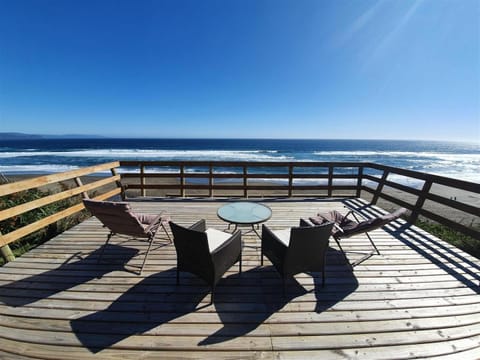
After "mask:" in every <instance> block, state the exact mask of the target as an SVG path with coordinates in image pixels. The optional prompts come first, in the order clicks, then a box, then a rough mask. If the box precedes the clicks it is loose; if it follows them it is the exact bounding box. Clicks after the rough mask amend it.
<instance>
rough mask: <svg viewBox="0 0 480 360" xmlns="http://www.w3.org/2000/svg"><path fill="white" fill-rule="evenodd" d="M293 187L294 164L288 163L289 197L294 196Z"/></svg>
mask: <svg viewBox="0 0 480 360" xmlns="http://www.w3.org/2000/svg"><path fill="white" fill-rule="evenodd" d="M292 187H293V165H292V164H290V165H288V197H292Z"/></svg>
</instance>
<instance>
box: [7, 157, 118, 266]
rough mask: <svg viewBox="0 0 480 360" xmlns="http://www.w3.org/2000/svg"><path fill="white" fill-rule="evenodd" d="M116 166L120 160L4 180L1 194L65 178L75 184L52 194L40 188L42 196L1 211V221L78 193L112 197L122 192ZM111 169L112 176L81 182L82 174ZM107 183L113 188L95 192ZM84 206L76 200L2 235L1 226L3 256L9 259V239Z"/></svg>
mask: <svg viewBox="0 0 480 360" xmlns="http://www.w3.org/2000/svg"><path fill="white" fill-rule="evenodd" d="M118 166H119V162H111V163H107V164H101V165H96V166H90V167H86V168H81V169H78V170H73V171H69V172H64V173H58V174H52V175H45V176H40V177H36V178H32V179H28V180H23V181H18V182H13V183H6V184H3V185H0V197H4V196H9V195H12V194H15V193H19V192H22V191H26V190H31V189H36V188H41V187H44V186H52V185H54V184H59V183H61V182H64V181H69V180H70V181H71V180H73V183H74V184H75V186H74V187H73V188H68V189H64V190H63V191H60V192H58V193H53V194H51V193H50V192H48V191H42V193H43V194H45V196H43V197H40V198H38V199H35V200H33V201H29V202H26V203H22V204H19V205H16V206H13V207H10V208H7V209H3V210H1V211H0V222H1V221H4V220H6V219H11V218H13V217H15V216H18V215H21V214H24V213H26V212H28V211H31V210H35V209H39V208H42V207H44V206H46V205H49V204H53V203H55V202H58V201H61V200H66V199H69V198H72V197H74V196H77V195H81V196H82V198H88V197H89V192H95V196H94V198H95V199H98V200H104V199H108V198H111V197H113V196H115V195H119V194H121V190H122V189H121V182H120V175H118V174H117V173H116V168H117V167H118ZM104 171H110V172H111V176H109V177H105V176H102V177H101V178H99V179H98V180H95V181H93V182H89V183H87V184H83V182H82V177H83V176H89V175H92V174H95V173H98V172H104ZM109 184H114V187H113V189H109V190H106V191H105V192H103V193H98V192H100V191H102V190H103V189H105V187H108V185H109ZM82 209H84V206H83V203H82V202H78V203H75V204H74V205H72V206H70V207H68V208H66V209H64V210H61V211H59V212H57V213H55V214H52V215H49V216H46V217H44V218H41V219H39V220H37V221H35V222H33V223H31V224H28V225H25V226H23V227H21V228H18V229H16V230H13V231H11V232H9V233H6V234H2V232H3V231H1V230H3V229H0V250H1V253H2V256H3V257H4V258H5V259H6V260H12V259H13V254H12V253H11V251H10V248H9V246H8V245H9V244H11V243H12V242H14V241H16V240H18V239H20V238H22V237H24V236H27V235H29V234H32V233H33V232H35V231H38V230H40V229H43V228H45V227H46V226H48V225H50V224H53V223H55V222H57V221H59V220H61V219H64V218H66V217H68V216H71V215H73V214H75V213H77V212H79V211H81V210H82Z"/></svg>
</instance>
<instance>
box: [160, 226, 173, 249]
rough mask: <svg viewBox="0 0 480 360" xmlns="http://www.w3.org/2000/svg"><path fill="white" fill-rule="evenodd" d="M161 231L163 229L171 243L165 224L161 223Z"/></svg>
mask: <svg viewBox="0 0 480 360" xmlns="http://www.w3.org/2000/svg"><path fill="white" fill-rule="evenodd" d="M161 226H162V229H163V231H165V234H167V238H168V241H170V244H171V243H172V238H171V237H170V234H169V233H168V231H167V228H166V227H165V225H163V224H161Z"/></svg>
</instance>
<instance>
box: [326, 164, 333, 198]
mask: <svg viewBox="0 0 480 360" xmlns="http://www.w3.org/2000/svg"><path fill="white" fill-rule="evenodd" d="M332 187H333V166H332V165H328V195H327V196H328V197H332V190H333V189H332Z"/></svg>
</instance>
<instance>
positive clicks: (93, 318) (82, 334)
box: [70, 268, 225, 353]
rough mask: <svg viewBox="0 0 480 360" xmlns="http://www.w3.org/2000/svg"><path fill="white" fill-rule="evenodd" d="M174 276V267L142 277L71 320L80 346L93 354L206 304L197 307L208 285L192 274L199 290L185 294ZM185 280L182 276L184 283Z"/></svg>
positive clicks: (205, 294)
mask: <svg viewBox="0 0 480 360" xmlns="http://www.w3.org/2000/svg"><path fill="white" fill-rule="evenodd" d="M175 278H176V268H171V269H169V270H166V271H162V272H159V273H155V274H153V275H150V276H148V277H145V278H144V279H143V280H141V281H139V282H138V283H137V284H135V285H134V286H132V287H131V288H130V289H129V290H128V291H126V292H125V293H123V294H122V295H121V296H120V297H119V298H118V299H116V300H115V301H113V302H112V303H111V304H110V306H108V307H107V308H106V309H104V310H101V311H97V312H95V313H92V314H89V315H87V316H84V317H81V318H78V319H75V320H72V321H71V322H70V325H71V328H72V330H73V332H74V333H75V335H76V336H77V338H78V340H79V341H80V342H81V343H82V344H83V346H85V347H86V348H87V349H89V350H90V351H91V352H92V353H98V352H100V351H102V350H105V349H108V348H109V347H111V346H113V345H115V344H117V343H118V342H120V341H122V340H124V339H127V338H129V337H130V336H133V335H138V334H142V333H144V332H147V331H149V330H152V329H154V328H155V327H157V326H159V325H162V324H166V323H168V322H170V321H172V320H174V319H177V318H179V317H181V316H184V315H187V314H190V313H194V312H195V311H197V310H199V309H202V308H204V307H207V306H208V304H206V305H201V306H199V304H200V303H201V301H202V299H204V298H205V297H206V296H207V295H208V294H209V293H210V288H209V287H208V286H203V285H204V284H203V282H202V281H201V280H198V279H193V277H192V279H193V280H192V281H193V282H194V283H195V284H197V282H198V288H200V290H198V291H197V289H195V291H194V292H191V293H186V292H182V291H181V287H182V285H175ZM166 279H170V280H171V281H166ZM222 280H223V281H225V279H222ZM187 281H188V280H186V279H185V280H184V283H186V282H187ZM162 287H166V288H167V290H164V289H162ZM159 289H160V290H159ZM178 290H179V291H178Z"/></svg>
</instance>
